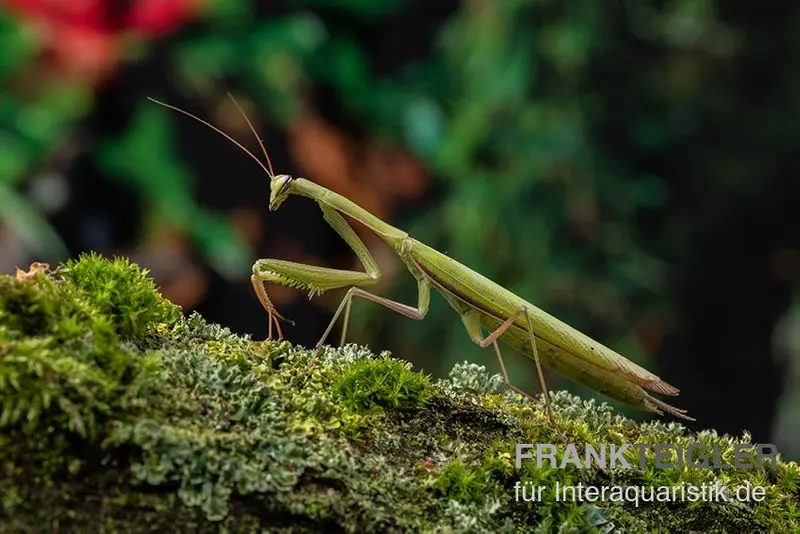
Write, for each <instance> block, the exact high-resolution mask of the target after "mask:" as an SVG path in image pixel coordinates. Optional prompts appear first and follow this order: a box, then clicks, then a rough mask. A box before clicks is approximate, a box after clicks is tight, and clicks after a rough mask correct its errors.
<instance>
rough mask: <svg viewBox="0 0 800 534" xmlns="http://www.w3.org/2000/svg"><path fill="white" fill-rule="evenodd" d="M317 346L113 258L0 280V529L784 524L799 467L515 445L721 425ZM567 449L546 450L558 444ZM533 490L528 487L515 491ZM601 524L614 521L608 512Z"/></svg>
mask: <svg viewBox="0 0 800 534" xmlns="http://www.w3.org/2000/svg"><path fill="white" fill-rule="evenodd" d="M310 357H311V354H310V352H309V351H307V350H304V349H302V348H298V347H294V346H292V345H291V344H289V343H287V342H285V341H283V342H263V343H262V342H253V341H251V340H250V339H247V338H244V337H239V336H235V335H233V334H231V332H230V331H228V330H227V329H225V328H222V327H219V326H217V325H212V324H208V323H206V322H205V321H204V320H203V319H202V318H201V317H200V316H199V315H197V314H193V315H191V316H189V317H186V318H184V317H182V316H181V315H180V313H179V310H178V308H177V307H175V306H173V305H172V304H170V303H168V302H166V301H165V300H164V299H163V298H161V297H160V296H159V295H158V293H157V292H156V291H155V289H154V286H153V284H152V282H151V281H150V280H149V279H148V278H147V276H146V274H145V273H144V272H142V271H140V270H139V269H138V268H137V267H136V266H134V265H132V264H130V263H129V262H127V261H126V260H123V259H115V260H105V259H103V258H100V257H98V256H96V255H89V256H84V257H82V258H81V259H79V260H78V261H75V262H70V263H69V264H68V265H66V266H63V267H60V268H58V269H56V270H54V271H53V272H51V273H44V272H38V273H37V272H31V273H29V274H26V275H24V276H22V277H20V278H18V279H15V278H11V277H0V403H2V404H1V406H2V414H0V430H2V432H0V495H2V499H0V507H1V508H0V530H3V531H5V530H8V531H31V530H38V529H40V527H41V525H50V526H51V527H52V528H58V529H61V530H68V531H121V532H130V531H145V530H147V531H162V530H169V531H173V530H176V529H179V530H182V531H198V532H205V531H214V532H216V531H220V530H230V531H237V532H251V531H254V530H260V529H268V530H269V531H276V532H281V531H285V532H304V531H307V532H319V531H327V530H333V531H347V532H359V531H376V532H377V531H395V532H402V531H413V532H417V531H440V532H453V531H455V532H517V531H538V532H550V531H563V532H578V531H592V530H601V531H608V530H609V529H612V528H617V529H619V530H623V531H624V530H627V531H634V532H639V531H648V530H656V529H661V530H670V531H765V532H766V531H774V532H783V531H789V530H792V529H796V528H797V524H798V520H799V519H800V512H798V510H800V506H798V504H799V503H800V490H799V489H798V484H799V483H800V469H799V468H798V466H797V464H795V463H792V462H783V461H781V462H779V464H778V465H777V466H774V467H766V468H762V469H752V470H732V469H715V468H711V469H687V468H670V469H656V468H655V467H654V458H653V457H652V454H650V455H648V457H647V463H646V466H645V468H644V469H638V468H637V469H631V470H604V469H596V468H593V469H577V468H575V467H572V466H568V467H567V468H565V469H558V468H553V467H550V466H547V465H543V466H537V465H536V464H535V463H534V462H526V463H525V464H524V465H523V466H522V468H520V469H517V468H516V466H515V463H514V453H515V445H516V444H517V443H557V444H562V443H579V444H580V443H590V444H601V443H616V444H621V443H655V442H667V443H687V442H689V441H692V440H695V439H699V440H701V441H703V442H704V443H708V444H715V445H718V446H719V447H720V449H721V451H722V456H723V458H730V455H731V454H732V447H733V444H734V442H740V441H748V440H749V436H746V435H745V436H740V437H738V438H732V437H730V436H720V435H717V434H716V433H714V432H710V431H708V432H701V433H699V434H697V435H695V436H692V435H690V434H688V433H687V432H686V431H685V429H684V428H683V427H682V426H680V425H677V424H664V423H659V422H653V423H641V424H637V423H634V422H633V421H630V420H628V419H626V418H624V417H622V416H620V415H618V414H616V413H615V412H614V410H613V409H612V408H610V407H609V406H607V405H605V404H597V403H596V402H594V401H583V400H580V399H578V398H577V397H574V396H572V395H569V394H566V393H564V392H558V393H555V394H554V395H553V397H552V399H553V404H554V410H555V413H556V416H557V418H558V421H559V426H560V429H559V431H556V430H555V429H553V428H552V427H551V426H550V425H549V424H548V421H547V418H546V416H545V415H544V414H543V410H542V406H541V405H540V404H539V403H537V402H531V401H530V400H528V399H525V398H522V397H520V396H519V395H517V394H514V393H512V392H508V391H505V389H504V387H503V381H502V379H501V378H500V377H499V376H498V375H490V374H489V373H487V372H486V370H485V369H484V368H482V367H480V366H476V365H472V364H466V363H465V364H460V365H457V366H456V367H455V368H454V369H453V372H452V374H451V376H450V377H449V378H448V379H446V380H440V381H437V382H435V383H433V382H431V381H430V379H429V378H428V377H427V376H425V375H424V374H422V373H419V372H414V371H413V370H412V369H411V367H410V365H409V364H407V363H405V362H402V361H400V360H397V359H393V358H390V357H389V355H388V354H386V353H384V354H382V355H380V356H376V355H374V354H373V353H372V352H370V351H369V350H367V349H366V348H363V347H358V346H356V345H347V346H345V347H343V348H340V349H332V348H327V349H326V350H325V351H323V353H322V355H321V356H320V358H319V359H318V360H317V361H316V363H315V364H314V365H313V366H311V367H309V365H308V364H309V360H310ZM563 455H564V451H563V449H559V450H558V451H557V455H556V456H557V458H562V457H563ZM704 482H705V483H721V484H725V485H728V486H736V485H739V484H745V483H749V484H755V485H760V486H763V487H764V488H766V492H767V494H766V498H765V499H764V501H763V502H750V503H744V504H741V503H707V502H705V503H688V502H683V503H677V504H668V503H648V504H643V505H640V506H638V507H637V506H633V505H632V504H630V503H624V502H608V501H605V502H596V503H585V504H582V503H577V502H573V501H571V500H567V501H564V500H563V499H562V500H559V499H556V497H555V495H554V492H553V487H554V486H555V484H556V483H558V484H561V485H562V486H563V485H565V484H577V483H582V484H584V485H587V484H594V485H612V484H617V485H674V484H681V483H693V484H701V483H704ZM518 486H519V487H523V486H524V487H526V488H529V491H530V489H531V488H533V487H535V486H544V487H545V488H546V490H545V491H544V492H543V493H542V495H541V498H539V499H537V500H536V501H535V502H524V501H522V500H518V499H517V498H516V492H517V487H518ZM612 525H613V527H612Z"/></svg>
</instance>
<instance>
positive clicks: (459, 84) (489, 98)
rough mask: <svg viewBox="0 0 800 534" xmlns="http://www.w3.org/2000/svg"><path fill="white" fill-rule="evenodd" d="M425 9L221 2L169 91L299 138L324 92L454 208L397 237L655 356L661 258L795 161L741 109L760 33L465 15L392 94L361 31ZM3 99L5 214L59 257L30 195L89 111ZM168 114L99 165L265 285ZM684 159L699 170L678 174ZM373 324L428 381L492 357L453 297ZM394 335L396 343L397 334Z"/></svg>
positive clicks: (390, 79)
mask: <svg viewBox="0 0 800 534" xmlns="http://www.w3.org/2000/svg"><path fill="white" fill-rule="evenodd" d="M408 4H409V2H404V1H403V0H394V1H391V2H388V1H385V0H304V1H298V2H294V3H292V4H289V6H291V7H284V9H282V11H281V14H280V15H275V16H269V17H266V18H264V17H262V18H254V17H253V14H254V13H255V11H256V10H255V8H254V7H253V4H249V3H246V2H242V3H231V2H221V1H220V2H212V3H211V4H210V5H209V8H208V10H207V12H206V14H205V17H206V19H205V21H204V24H205V25H206V26H205V29H210V31H202V32H187V34H185V35H183V34H179V35H178V37H176V38H175V39H173V40H171V41H170V43H169V54H170V57H171V61H172V62H173V65H174V68H175V70H174V75H175V79H174V80H173V82H174V83H175V84H176V86H177V87H178V88H179V89H180V90H182V91H183V92H184V93H186V94H188V95H189V97H190V98H196V99H198V100H199V99H203V98H209V97H218V96H219V95H222V94H224V93H225V92H226V91H227V89H228V87H229V86H230V85H231V84H232V83H235V84H237V85H238V86H239V87H241V89H242V91H243V92H246V93H248V94H249V95H251V96H252V97H253V98H255V99H256V103H257V104H258V105H259V106H260V107H261V108H263V109H264V110H266V111H267V113H268V115H269V118H270V120H271V121H272V122H273V123H275V124H277V125H279V126H281V127H284V128H286V127H288V126H289V125H290V124H291V123H292V121H293V120H295V119H296V118H297V117H298V116H299V115H300V114H301V113H302V112H303V110H304V106H305V105H306V104H307V89H308V87H309V86H310V85H315V84H316V85H325V86H328V87H332V88H333V90H334V91H335V93H336V96H337V98H338V100H339V101H340V102H341V103H342V105H343V107H344V109H345V110H346V112H347V114H348V116H349V118H351V119H353V120H354V121H355V122H356V123H357V124H359V125H360V127H361V128H362V129H363V130H364V131H366V132H367V135H368V136H370V137H371V138H373V139H378V140H381V141H384V142H390V143H393V144H397V145H404V146H407V147H409V148H410V149H411V150H413V152H414V153H415V154H416V156H417V157H418V158H419V159H420V160H422V161H423V162H424V163H425V164H426V166H427V167H428V169H430V170H431V172H432V175H433V177H434V178H435V180H436V182H437V183H438V184H439V185H441V186H443V187H444V189H445V191H446V194H445V195H443V197H442V198H441V199H440V201H438V202H436V203H435V204H434V205H432V206H430V207H429V208H427V209H426V211H425V212H424V213H415V214H413V216H407V217H406V219H403V220H399V221H394V222H395V223H397V224H398V225H399V226H402V227H403V228H404V229H406V230H408V231H409V232H411V233H412V234H413V235H414V236H415V237H417V238H418V239H420V240H422V241H425V242H427V243H429V244H430V245H432V246H435V247H437V248H439V249H441V250H443V251H446V252H447V253H448V254H449V255H450V256H452V257H454V258H456V259H458V260H459V261H461V262H463V263H464V264H466V265H468V266H470V267H472V268H474V269H476V270H477V271H479V272H481V273H483V274H485V275H486V276H488V277H490V278H492V279H495V280H497V281H498V282H500V283H502V284H503V285H505V286H507V287H508V288H509V289H511V290H513V291H515V292H517V293H518V294H520V295H521V296H523V297H525V298H526V299H528V300H531V301H533V302H536V303H537V304H540V305H541V306H542V307H544V308H545V309H547V310H550V311H552V312H553V313H555V314H556V315H558V316H559V317H561V318H563V319H564V320H566V321H567V322H569V323H570V324H573V325H575V326H576V327H578V328H579V329H582V330H585V331H587V332H588V333H589V334H591V335H593V336H597V337H599V338H600V339H602V340H604V341H607V342H609V343H610V344H611V345H613V346H614V348H616V349H617V350H619V351H621V352H622V353H624V354H626V355H629V356H630V357H631V358H632V359H642V358H644V357H646V355H647V354H648V353H650V352H652V351H654V350H656V349H657V348H658V345H659V343H660V334H659V332H661V333H663V331H664V330H665V329H666V328H667V326H666V325H667V324H668V322H669V321H670V315H671V310H670V305H671V303H670V302H669V301H668V300H667V299H666V297H665V295H666V294H667V291H668V290H669V283H670V270H669V268H668V265H667V264H665V262H664V260H663V259H662V258H674V259H675V260H676V261H680V260H682V259H686V257H687V256H689V255H691V254H692V249H691V247H689V246H687V243H689V241H690V240H691V236H692V234H693V233H695V232H698V231H699V229H701V228H703V227H704V226H706V225H708V224H711V223H712V222H713V221H714V220H717V219H719V218H720V217H725V216H728V215H729V214H730V212H731V206H734V205H736V203H737V202H738V201H739V200H740V199H741V198H743V197H745V196H746V195H748V194H750V193H751V192H752V191H753V190H754V189H755V188H757V187H759V186H760V185H762V181H761V176H763V172H766V171H767V170H769V169H770V165H772V163H771V160H770V150H773V149H774V151H775V152H785V151H786V150H789V148H790V146H791V144H790V143H789V141H788V140H789V139H791V138H793V137H796V136H793V133H798V134H800V132H797V131H796V130H797V129H798V126H797V125H791V124H788V123H782V124H783V129H781V130H780V131H777V130H776V132H756V130H757V128H756V126H757V125H760V124H761V121H762V120H763V119H764V114H765V113H775V110H772V111H769V110H767V111H761V110H759V109H757V108H755V107H748V106H747V105H745V102H746V98H747V96H746V95H745V94H744V93H742V94H738V93H732V92H726V91H725V87H723V84H725V83H727V82H729V81H730V79H731V77H732V76H733V74H732V72H733V71H734V69H733V67H732V66H731V65H732V64H733V62H734V60H735V59H737V58H739V57H742V56H743V55H746V54H749V53H758V52H757V47H756V48H754V49H753V50H756V51H755V52H753V51H752V50H748V49H747V47H745V41H744V38H743V35H744V33H745V30H746V28H742V27H739V26H737V22H732V21H724V20H723V17H722V16H720V14H719V13H718V11H717V8H716V7H715V6H716V4H715V3H714V2H713V1H711V0H671V1H668V2H660V3H648V2H635V1H619V2H613V3H591V2H583V3H571V2H556V1H555V0H513V1H506V2H488V1H472V2H464V3H462V4H460V7H459V9H458V10H457V11H456V12H455V13H454V14H453V16H452V17H450V18H449V19H448V20H447V21H446V23H445V24H444V25H443V26H442V27H441V29H440V31H439V34H438V36H437V39H436V42H435V45H434V47H433V49H432V51H431V53H430V54H429V55H428V56H427V57H425V58H423V59H419V60H416V61H412V62H406V63H404V64H403V65H402V66H400V67H397V68H395V69H394V70H392V71H391V72H388V73H386V72H383V73H381V74H380V75H379V74H377V73H376V71H377V69H376V68H375V66H374V65H373V63H372V59H371V58H370V55H369V51H368V50H364V49H363V47H362V44H361V42H360V40H359V36H358V32H357V31H355V30H354V28H364V27H370V25H376V24H378V23H380V22H382V21H386V20H389V19H390V18H391V17H393V16H394V15H395V13H396V12H397V11H398V10H400V9H401V8H402V7H403V6H406V5H408ZM320 13H327V14H329V15H330V14H332V15H333V16H331V17H329V18H326V17H325V16H323V15H320ZM742 23H743V22H741V21H740V22H739V23H738V24H742ZM413 30H414V29H413V28H409V30H408V31H409V37H408V38H409V39H414V36H413ZM759 38H763V36H760V35H756V36H755V37H754V39H756V41H755V44H756V45H758V39H759ZM0 43H3V46H4V47H7V50H13V51H14V52H13V53H10V52H9V53H4V54H2V56H3V58H2V62H0V76H2V77H3V78H8V77H9V76H10V75H11V74H12V73H13V72H15V71H16V70H17V69H19V68H22V66H24V65H25V63H26V61H28V59H29V58H30V57H31V55H32V53H33V52H32V47H33V46H34V45H32V44H31V43H30V42H29V40H28V39H27V38H26V36H25V32H24V31H23V30H22V29H21V28H20V27H19V26H17V25H16V24H14V23H12V22H11V21H9V20H8V19H7V18H3V19H1V20H0ZM786 72H787V73H786V74H785V80H784V81H785V83H782V84H776V87H787V88H789V90H785V92H782V93H779V94H776V95H774V99H775V101H776V102H781V101H782V100H781V99H785V101H786V103H787V106H788V105H789V104H790V102H791V88H793V87H797V80H795V79H794V78H792V74H791V71H790V70H788V69H787V71H786ZM0 98H2V102H0V132H2V133H0V135H2V138H1V139H0V187H2V188H3V189H1V190H0V216H2V217H4V218H5V220H6V222H8V223H10V224H11V225H12V226H13V227H14V228H15V229H17V230H18V231H20V232H28V233H27V234H26V235H28V236H29V239H28V241H29V242H30V243H35V244H37V245H40V247H39V250H40V251H41V252H42V253H44V252H50V253H54V252H55V251H58V246H59V245H58V242H57V238H56V237H55V234H54V233H53V232H52V231H50V230H48V229H46V225H45V224H44V223H43V221H41V220H38V219H36V216H35V209H33V208H32V207H28V206H27V205H26V204H25V202H23V200H22V199H20V198H19V195H17V194H16V193H15V189H14V187H15V185H16V184H17V182H18V181H19V180H21V179H22V178H23V177H25V176H27V175H29V173H30V169H31V168H32V167H34V166H35V162H36V161H39V160H41V159H42V157H43V154H44V153H45V152H46V150H47V147H51V146H53V145H55V144H56V143H57V141H58V139H59V137H60V136H62V135H63V132H64V130H65V129H67V128H69V126H70V124H71V123H73V122H74V121H75V120H76V119H77V118H78V117H80V116H82V115H83V114H85V113H86V112H87V109H88V106H90V105H91V104H90V97H89V96H88V95H87V90H86V89H85V88H81V87H77V88H72V87H69V86H60V87H59V88H58V89H57V90H54V91H52V94H50V92H48V91H44V92H43V93H41V94H39V95H38V96H37V100H36V101H23V100H20V98H19V97H15V96H13V93H3V94H2V95H0ZM793 106H794V107H792V108H787V109H792V110H793V109H794V108H795V107H796V106H797V104H796V103H794V104H793ZM778 107H779V106H778V105H777V104H776V109H777V108H778ZM164 113H165V110H159V109H153V106H151V105H150V104H148V103H144V102H143V105H142V107H141V109H140V110H139V111H138V115H137V117H136V118H135V119H134V120H133V122H132V125H131V127H130V129H129V131H128V132H127V133H126V135H125V136H124V137H123V138H122V139H118V140H113V142H109V143H108V144H106V145H103V146H101V147H99V148H98V149H97V160H98V161H99V162H100V164H101V166H102V167H103V168H104V169H105V170H106V171H107V172H108V174H109V176H112V177H116V178H118V179H123V180H126V181H128V183H130V184H133V185H134V187H135V188H136V189H137V190H138V191H139V192H140V193H141V194H142V196H143V197H145V198H146V199H147V203H148V206H149V207H150V209H151V210H152V212H153V213H154V214H155V216H156V217H157V220H159V221H165V222H167V223H168V224H170V225H173V226H175V227H178V228H181V229H183V230H185V231H186V232H187V233H188V234H189V235H192V236H193V237H194V239H195V241H196V242H197V243H199V244H200V246H201V248H202V250H203V251H204V252H205V254H206V255H207V257H208V258H209V260H210V261H211V263H212V264H213V265H215V266H216V268H217V269H218V270H219V271H220V272H223V273H224V274H226V275H228V276H230V277H245V276H247V275H248V274H249V262H250V260H252V258H251V256H252V253H249V252H248V251H247V249H246V247H245V246H244V245H243V244H242V243H241V242H240V241H238V240H237V239H236V238H235V237H234V234H233V233H232V232H230V231H229V230H228V229H227V227H226V225H225V224H224V223H223V222H222V221H221V220H220V219H219V218H217V217H215V216H213V215H209V214H206V213H205V211H203V210H200V209H199V208H198V207H197V206H196V205H195V204H194V203H193V201H192V183H191V182H192V181H191V176H190V175H189V174H188V173H187V171H186V170H185V169H183V168H182V165H181V164H180V163H179V159H178V157H177V154H176V149H175V143H174V142H173V141H172V140H171V136H172V135H173V134H172V133H171V127H170V125H169V123H168V122H167V121H165V119H164ZM709 117H710V118H712V119H714V120H716V121H717V122H718V123H719V125H720V126H719V128H720V130H721V131H724V132H737V134H741V135H742V136H743V140H742V142H741V143H742V146H743V147H744V146H747V147H749V148H751V149H752V150H753V152H754V153H756V152H757V155H755V156H752V155H751V156H748V158H747V159H745V158H744V157H743V156H739V155H736V154H730V152H725V153H717V154H715V153H701V152H699V150H704V149H703V148H697V147H695V146H693V144H692V142H691V139H692V135H693V134H694V133H695V132H696V131H697V129H698V127H699V124H700V123H701V121H702V120H704V119H707V118H709ZM777 123H778V122H777V120H776V124H777ZM731 135H732V134H731ZM727 150H730V146H728V148H727ZM676 153H677V154H679V155H680V158H681V161H680V162H677V163H673V158H676V157H677V156H675V155H674V154H676ZM131 160H135V161H137V162H138V164H137V165H136V166H131V165H129V164H128V162H129V161H131ZM654 168H660V169H669V170H670V171H671V175H669V176H667V175H659V174H656V173H654V172H653V169H654ZM762 171H763V172H762ZM684 174H686V175H691V176H703V179H702V180H691V179H684V178H682V176H683V175H684ZM310 178H312V179H313V178H314V177H313V176H312V177H310ZM672 181H674V182H675V183H671V182H672ZM676 191H680V192H681V195H682V197H681V198H683V199H689V201H695V202H698V201H700V200H703V201H704V202H705V203H704V204H703V209H702V210H695V211H693V212H692V211H691V209H692V206H691V205H690V203H687V204H686V205H678V204H676V202H675V200H676V199H675V198H674V197H675V196H676V195H677V193H676ZM14 195H16V196H14ZM8 199H13V200H8ZM707 199H713V202H708V200H707ZM11 205H14V206H17V208H16V211H12V210H10V209H9V208H8V207H9V206H11ZM31 221H35V222H31ZM34 234H35V236H34ZM45 237H46V239H45ZM682 254H683V255H686V256H681V255H682ZM415 289H416V286H415V285H414V283H413V280H411V278H410V277H404V278H403V279H402V281H401V282H400V283H399V285H398V287H397V288H396V290H395V291H394V293H395V294H394V297H395V298H398V299H400V300H403V301H413V300H414V296H413V295H414V291H415ZM368 307H369V305H366V304H364V305H361V304H359V305H358V306H356V308H355V309H354V314H355V315H356V318H355V320H354V326H355V328H356V329H358V330H359V332H358V333H357V334H356V335H357V336H358V339H359V341H365V342H366V341H370V340H369V339H368V335H369V333H374V335H381V336H383V337H385V338H390V339H389V340H387V341H388V343H389V344H390V345H391V346H394V347H398V346H402V345H405V346H406V347H407V348H409V349H412V348H413V349H414V350H409V351H408V353H409V354H413V353H417V354H418V360H417V361H426V362H432V361H436V360H439V359H441V358H440V355H441V354H448V355H452V356H451V358H453V359H462V358H463V356H462V355H463V354H465V352H466V351H472V353H473V354H477V353H478V349H476V348H475V347H472V346H471V345H470V341H469V339H468V337H467V336H466V335H465V334H464V332H463V331H461V329H460V328H459V327H458V325H457V318H455V317H452V316H451V314H450V310H449V309H448V308H447V307H446V306H445V304H444V303H443V302H441V301H439V300H434V302H432V309H431V312H430V314H429V316H428V318H427V319H426V321H424V322H422V323H410V322H406V321H404V320H402V319H400V320H396V319H395V318H393V317H391V314H389V313H388V312H387V313H370V312H369V311H368V310H367V308H368ZM445 321H449V322H448V323H445ZM388 322H391V326H392V328H391V331H389V330H390V329H387V328H381V327H382V326H385V325H386V324H388ZM450 323H453V324H454V327H453V328H452V329H448V330H443V329H442V324H450ZM654 324H655V325H656V326H655V328H654V327H653V325H654ZM653 330H655V334H653ZM443 332H444V333H443ZM426 347H432V348H426ZM490 357H491V355H487V356H486V358H490ZM453 361H454V360H450V361H442V363H441V368H442V369H444V368H449V367H450V366H451V364H452V363H453ZM487 361H488V360H487ZM426 367H427V368H429V369H430V368H431V364H429V363H426ZM512 367H513V365H512ZM512 374H513V373H512ZM525 374H526V375H527V374H529V373H527V372H526V373H525ZM530 374H531V375H532V373H530ZM520 385H524V384H520Z"/></svg>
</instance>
